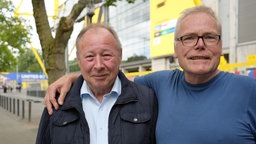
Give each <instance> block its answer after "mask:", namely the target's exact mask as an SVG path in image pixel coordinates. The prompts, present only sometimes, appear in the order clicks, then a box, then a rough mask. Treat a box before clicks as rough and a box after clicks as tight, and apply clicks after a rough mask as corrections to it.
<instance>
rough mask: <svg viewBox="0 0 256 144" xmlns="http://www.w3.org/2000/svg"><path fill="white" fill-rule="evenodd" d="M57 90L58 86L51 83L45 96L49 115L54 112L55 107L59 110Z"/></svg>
mask: <svg viewBox="0 0 256 144" xmlns="http://www.w3.org/2000/svg"><path fill="white" fill-rule="evenodd" d="M56 92H57V88H56V87H55V86H54V85H51V86H50V87H48V89H47V91H46V95H45V97H44V104H45V106H46V108H47V111H48V114H49V115H51V114H52V113H53V108H54V109H55V110H58V108H59V105H58V103H57V101H56V98H55V97H56Z"/></svg>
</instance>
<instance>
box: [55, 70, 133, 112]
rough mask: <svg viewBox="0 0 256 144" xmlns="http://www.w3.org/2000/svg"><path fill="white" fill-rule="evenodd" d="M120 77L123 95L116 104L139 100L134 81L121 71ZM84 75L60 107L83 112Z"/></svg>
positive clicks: (76, 82) (79, 78)
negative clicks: (82, 88) (81, 91)
mask: <svg viewBox="0 0 256 144" xmlns="http://www.w3.org/2000/svg"><path fill="white" fill-rule="evenodd" d="M118 77H119V79H120V80H121V85H122V90H121V95H120V96H119V97H118V99H117V101H116V104H126V103H129V102H133V101H137V100H138V97H137V95H138V90H137V88H136V87H134V83H133V82H131V81H129V80H128V79H127V78H126V77H125V75H124V74H123V73H122V72H121V71H119V73H118ZM83 81H84V79H83V77H82V75H80V76H79V77H78V79H77V80H76V81H75V82H74V84H73V85H72V87H71V89H70V91H69V92H68V94H67V95H66V98H65V102H64V104H63V105H62V106H61V107H60V109H62V110H67V109H71V108H75V109H77V110H78V111H79V112H80V113H81V112H83V109H82V101H81V97H80V89H81V86H82V84H83Z"/></svg>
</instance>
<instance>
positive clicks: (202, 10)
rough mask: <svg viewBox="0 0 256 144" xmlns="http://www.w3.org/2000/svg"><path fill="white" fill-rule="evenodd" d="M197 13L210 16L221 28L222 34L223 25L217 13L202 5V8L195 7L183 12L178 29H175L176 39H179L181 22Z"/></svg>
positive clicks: (177, 25) (178, 22) (178, 21)
mask: <svg viewBox="0 0 256 144" xmlns="http://www.w3.org/2000/svg"><path fill="white" fill-rule="evenodd" d="M195 13H206V14H208V15H209V16H211V17H212V18H213V19H214V20H215V22H216V24H217V26H218V28H219V32H220V34H221V23H220V21H219V19H218V17H217V16H216V14H215V12H214V11H213V10H212V8H210V7H207V6H204V5H200V6H195V7H192V8H188V9H185V10H184V11H182V12H181V16H180V17H179V18H178V20H177V24H176V28H175V33H174V34H175V39H176V37H177V33H178V31H179V30H180V25H181V22H182V21H183V20H184V19H185V18H186V17H187V16H189V15H191V14H195Z"/></svg>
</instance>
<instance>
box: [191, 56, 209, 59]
mask: <svg viewBox="0 0 256 144" xmlns="http://www.w3.org/2000/svg"><path fill="white" fill-rule="evenodd" d="M189 59H191V60H209V59H210V57H206V56H194V57H190V58H189Z"/></svg>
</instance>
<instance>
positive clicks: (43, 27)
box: [32, 0, 135, 84]
mask: <svg viewBox="0 0 256 144" xmlns="http://www.w3.org/2000/svg"><path fill="white" fill-rule="evenodd" d="M88 1H89V0H78V2H77V3H76V4H75V5H74V6H73V8H72V10H71V12H70V13H69V15H68V16H65V17H61V18H60V21H59V25H58V27H57V29H56V33H55V36H53V35H52V32H51V28H50V25H49V21H48V17H47V13H46V9H45V2H44V0H32V5H33V15H34V18H35V23H36V28H37V33H38V35H39V40H40V43H41V47H42V55H43V59H44V63H45V69H46V72H47V74H48V82H49V84H50V83H52V82H53V81H55V80H56V79H58V78H59V77H60V76H62V75H64V74H65V72H66V66H65V49H66V47H67V44H68V40H69V38H70V36H71V34H72V32H73V26H74V23H75V20H76V19H77V17H78V16H79V15H80V13H81V12H82V10H83V9H84V8H85V7H86V4H87V3H88ZM119 1H121V0H119ZM126 1H127V2H128V3H134V2H135V0H126ZM100 2H102V0H94V3H95V4H97V3H100ZM116 2H117V0H106V5H107V6H110V5H115V3H116Z"/></svg>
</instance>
